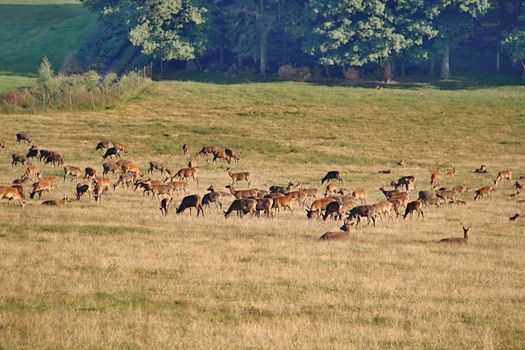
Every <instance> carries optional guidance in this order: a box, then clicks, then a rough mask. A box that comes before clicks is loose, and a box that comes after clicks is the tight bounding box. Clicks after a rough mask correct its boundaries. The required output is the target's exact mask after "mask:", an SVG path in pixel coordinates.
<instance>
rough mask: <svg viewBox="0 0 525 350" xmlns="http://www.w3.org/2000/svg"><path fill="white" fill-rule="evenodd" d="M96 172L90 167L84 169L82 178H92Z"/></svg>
mask: <svg viewBox="0 0 525 350" xmlns="http://www.w3.org/2000/svg"><path fill="white" fill-rule="evenodd" d="M96 174H97V171H96V170H95V169H93V168H91V167H86V168H85V169H84V179H92V178H93V177H95V175H96Z"/></svg>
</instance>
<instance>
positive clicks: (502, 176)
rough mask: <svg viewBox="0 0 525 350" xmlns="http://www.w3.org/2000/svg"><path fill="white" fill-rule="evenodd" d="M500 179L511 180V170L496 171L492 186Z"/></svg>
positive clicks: (496, 184)
mask: <svg viewBox="0 0 525 350" xmlns="http://www.w3.org/2000/svg"><path fill="white" fill-rule="evenodd" d="M501 180H510V181H512V172H511V171H510V170H502V171H500V172H499V173H498V176H497V177H496V180H494V186H498V182H500V181H501Z"/></svg>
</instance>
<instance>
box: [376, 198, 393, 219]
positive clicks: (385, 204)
mask: <svg viewBox="0 0 525 350" xmlns="http://www.w3.org/2000/svg"><path fill="white" fill-rule="evenodd" d="M373 206H374V212H375V213H376V214H377V215H379V217H380V218H381V221H383V218H384V217H385V216H387V215H388V216H389V217H390V219H392V215H391V213H392V211H393V210H394V204H392V202H390V201H388V200H382V201H380V202H377V203H375V204H373Z"/></svg>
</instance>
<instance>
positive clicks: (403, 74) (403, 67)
mask: <svg viewBox="0 0 525 350" xmlns="http://www.w3.org/2000/svg"><path fill="white" fill-rule="evenodd" d="M405 68H406V62H405V58H404V57H401V76H402V77H403V78H404V77H405Z"/></svg>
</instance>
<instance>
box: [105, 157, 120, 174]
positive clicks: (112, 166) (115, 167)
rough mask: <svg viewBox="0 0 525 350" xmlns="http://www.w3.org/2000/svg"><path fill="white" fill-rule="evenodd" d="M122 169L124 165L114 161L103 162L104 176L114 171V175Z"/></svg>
mask: <svg viewBox="0 0 525 350" xmlns="http://www.w3.org/2000/svg"><path fill="white" fill-rule="evenodd" d="M121 170H122V166H121V165H120V164H117V163H115V162H114V161H112V160H111V161H109V162H105V163H104V164H102V176H103V177H106V175H108V174H109V173H110V172H112V173H113V176H115V175H117V174H119V173H120V171H121Z"/></svg>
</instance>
